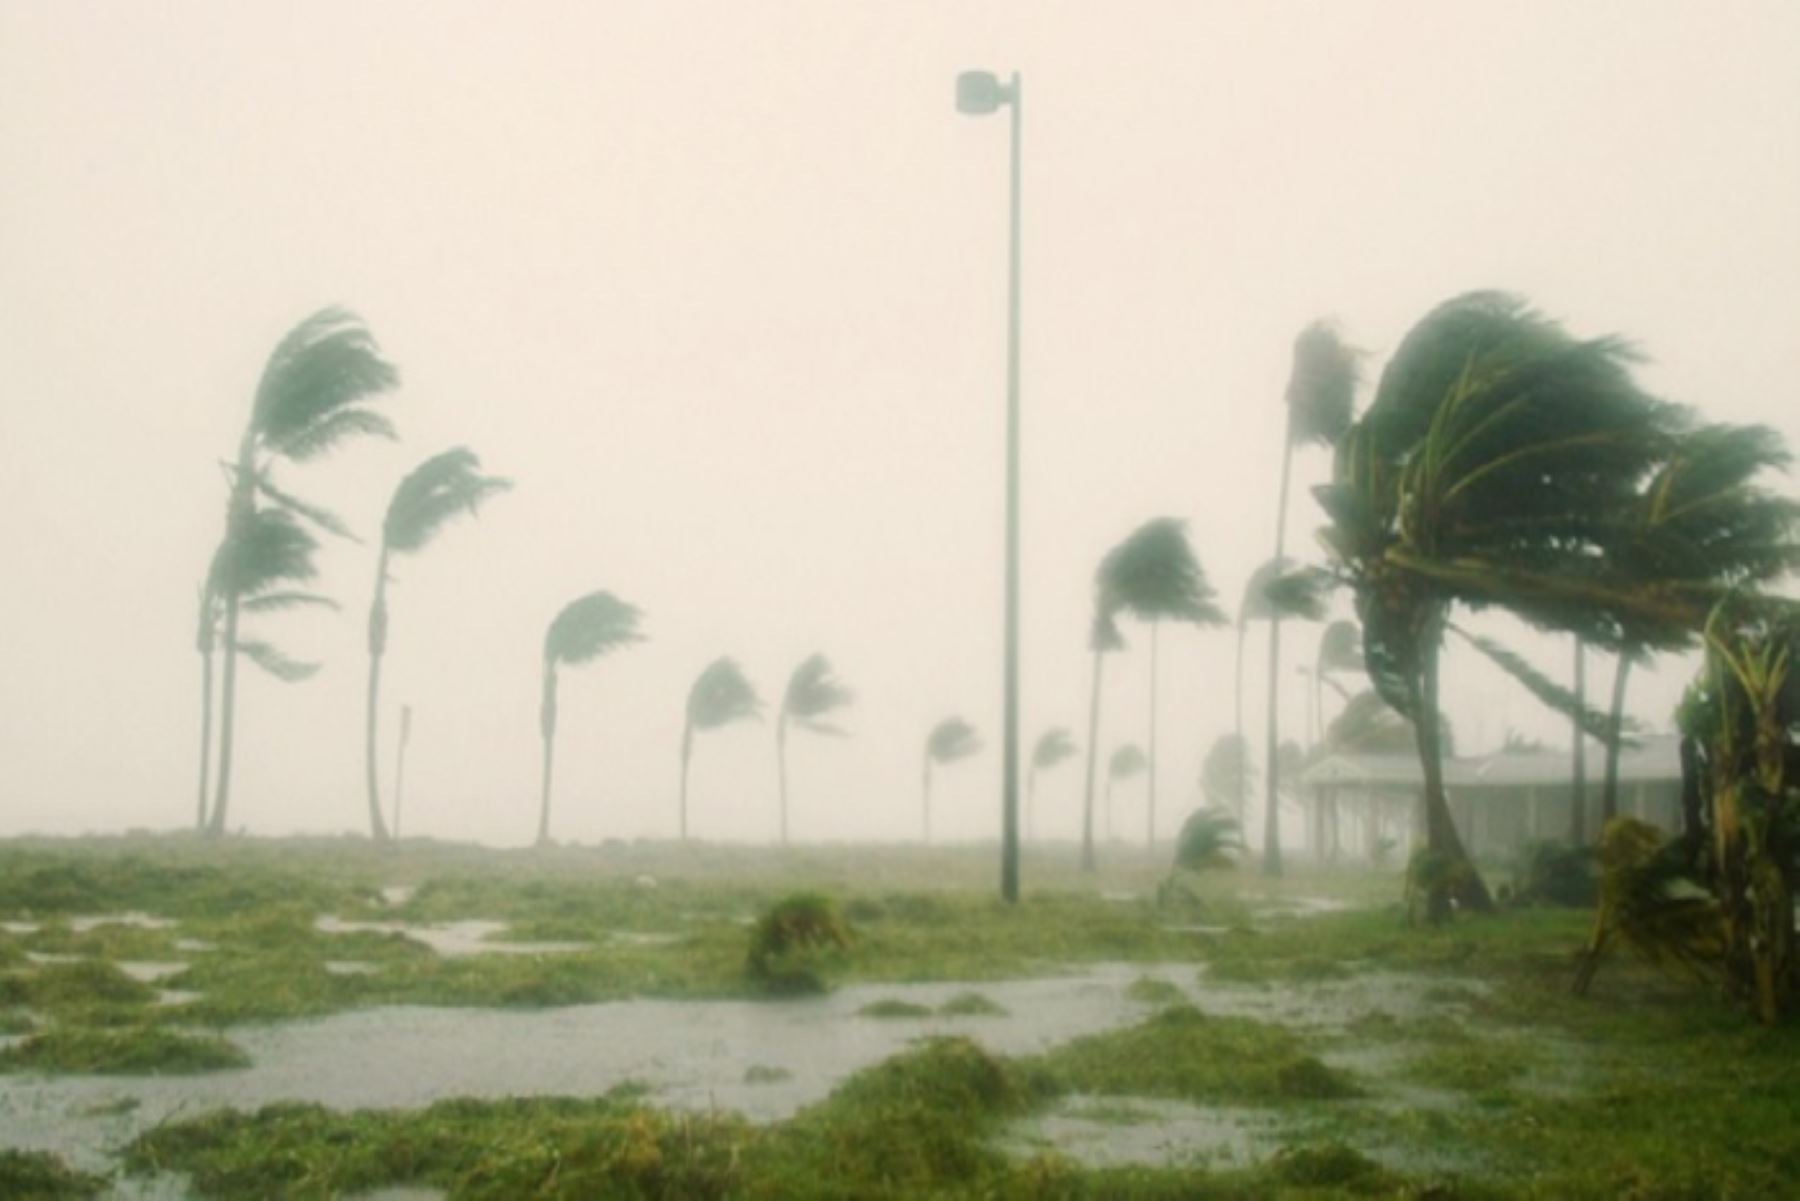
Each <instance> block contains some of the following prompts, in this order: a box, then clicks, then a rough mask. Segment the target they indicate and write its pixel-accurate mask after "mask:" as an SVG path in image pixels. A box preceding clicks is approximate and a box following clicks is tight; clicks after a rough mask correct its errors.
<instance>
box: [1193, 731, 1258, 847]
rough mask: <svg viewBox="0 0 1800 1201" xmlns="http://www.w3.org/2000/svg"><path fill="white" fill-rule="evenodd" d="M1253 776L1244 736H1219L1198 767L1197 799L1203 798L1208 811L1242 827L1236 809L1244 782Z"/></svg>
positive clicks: (1253, 765) (1241, 799)
mask: <svg viewBox="0 0 1800 1201" xmlns="http://www.w3.org/2000/svg"><path fill="white" fill-rule="evenodd" d="M1255 775H1256V765H1255V764H1254V763H1252V762H1250V747H1249V745H1248V744H1247V743H1245V742H1244V738H1243V735H1241V734H1221V735H1219V736H1218V737H1217V738H1215V739H1213V744H1212V746H1211V747H1209V748H1207V752H1206V758H1205V759H1204V760H1202V761H1201V763H1200V795H1201V796H1202V797H1204V798H1206V805H1207V807H1208V808H1209V809H1220V810H1223V811H1224V812H1226V813H1231V814H1233V815H1235V816H1236V817H1237V818H1238V824H1239V825H1240V827H1241V826H1242V824H1243V814H1242V811H1241V810H1240V809H1239V806H1240V805H1242V804H1243V800H1244V790H1245V789H1244V786H1245V781H1247V780H1250V779H1253V778H1254V777H1255Z"/></svg>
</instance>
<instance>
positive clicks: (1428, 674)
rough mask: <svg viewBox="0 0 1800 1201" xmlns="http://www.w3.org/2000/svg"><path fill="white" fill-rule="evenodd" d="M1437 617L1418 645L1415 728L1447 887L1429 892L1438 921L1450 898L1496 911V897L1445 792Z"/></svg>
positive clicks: (1432, 841) (1429, 833)
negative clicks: (1465, 842)
mask: <svg viewBox="0 0 1800 1201" xmlns="http://www.w3.org/2000/svg"><path fill="white" fill-rule="evenodd" d="M1437 625H1438V623H1437V622H1435V621H1434V622H1433V623H1432V626H1433V628H1432V629H1430V630H1429V631H1428V632H1427V633H1425V634H1424V635H1423V636H1422V638H1421V642H1422V645H1421V646H1420V647H1419V649H1418V657H1419V661H1418V678H1417V679H1416V680H1414V682H1413V687H1414V690H1415V692H1414V696H1415V703H1414V705H1413V712H1414V719H1413V734H1414V737H1415V738H1416V740H1417V742H1418V747H1419V765H1420V766H1421V767H1422V768H1423V769H1424V771H1425V839H1426V846H1427V848H1428V849H1429V850H1430V851H1431V852H1432V854H1433V855H1435V856H1436V857H1437V859H1438V862H1439V865H1440V867H1441V870H1442V872H1443V875H1442V877H1441V881H1442V884H1443V886H1442V887H1434V888H1433V889H1432V891H1431V894H1430V895H1429V897H1428V898H1427V905H1428V909H1427V913H1428V915H1429V917H1430V919H1431V920H1432V921H1433V922H1439V921H1443V920H1444V919H1445V918H1447V917H1449V916H1450V903H1451V902H1452V901H1455V902H1456V903H1457V904H1458V905H1460V906H1462V907H1463V908H1465V909H1472V910H1475V911H1478V912H1481V913H1487V912H1491V911H1492V910H1493V908H1494V900H1493V898H1492V897H1491V896H1489V895H1488V890H1487V885H1486V884H1484V883H1482V880H1481V875H1480V874H1479V873H1478V872H1477V871H1476V870H1475V864H1474V863H1473V862H1471V861H1470V859H1469V854H1468V852H1467V851H1466V850H1464V849H1463V844H1462V838H1461V837H1460V836H1459V835H1458V834H1457V832H1456V819H1455V818H1453V817H1452V816H1451V815H1450V800H1449V798H1448V797H1447V796H1446V795H1445V793H1444V759H1443V755H1444V747H1443V740H1442V737H1441V733H1442V731H1441V726H1440V718H1439V715H1438V645H1439V631H1438V629H1437Z"/></svg>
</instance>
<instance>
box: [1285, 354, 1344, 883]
mask: <svg viewBox="0 0 1800 1201" xmlns="http://www.w3.org/2000/svg"><path fill="white" fill-rule="evenodd" d="M1356 381H1357V355H1356V352H1355V351H1354V350H1352V349H1350V347H1348V346H1346V345H1345V344H1344V342H1343V340H1342V339H1341V338H1339V337H1338V334H1337V331H1336V330H1335V329H1333V328H1332V327H1331V326H1330V325H1329V324H1327V323H1325V322H1317V321H1316V322H1314V323H1313V324H1311V325H1309V326H1307V327H1306V328H1305V329H1304V330H1302V331H1300V336H1299V337H1298V338H1297V339H1295V341H1294V365H1293V370H1292V372H1291V373H1290V374H1289V376H1288V384H1287V392H1286V395H1285V400H1286V403H1287V428H1286V431H1285V432H1284V433H1283V435H1282V439H1281V490H1280V492H1279V493H1278V494H1277V499H1276V505H1275V553H1274V554H1273V555H1272V556H1271V561H1272V562H1275V563H1280V562H1281V560H1282V556H1283V553H1284V550H1285V548H1286V546H1287V518H1288V481H1289V478H1290V476H1291V475H1292V472H1293V465H1294V448H1295V447H1296V446H1307V445H1314V444H1317V445H1327V446H1329V445H1332V444H1334V443H1336V442H1337V440H1338V439H1339V438H1341V437H1343V435H1344V431H1345V430H1346V429H1348V428H1349V427H1350V417H1351V414H1352V412H1353V410H1354V407H1355V400H1356ZM1280 692H1281V613H1280V611H1279V610H1277V611H1272V612H1271V613H1270V614H1269V679H1268V709H1267V731H1266V742H1267V748H1266V754H1267V774H1266V777H1265V779H1264V781H1263V788H1264V790H1265V791H1264V798H1263V799H1264V806H1265V818H1264V823H1265V824H1264V829H1263V871H1264V872H1265V873H1266V874H1268V875H1272V876H1279V875H1280V874H1281V823H1280V821H1279V815H1278V810H1277V802H1276V791H1275V790H1276V782H1277V774H1278V773H1277V772H1276V770H1275V757H1276V754H1277V753H1278V748H1279V745H1280V729H1279V719H1278V707H1279V702H1280Z"/></svg>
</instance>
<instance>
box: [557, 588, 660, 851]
mask: <svg viewBox="0 0 1800 1201" xmlns="http://www.w3.org/2000/svg"><path fill="white" fill-rule="evenodd" d="M641 616H642V614H641V613H639V611H638V610H637V608H636V607H635V606H633V605H628V604H626V603H625V602H624V601H622V600H620V599H619V598H618V597H616V596H614V595H613V594H612V593H610V592H590V593H588V594H587V595H586V596H583V597H578V598H577V599H575V600H572V601H570V602H569V603H568V604H567V605H565V606H564V607H563V611H562V612H560V613H558V614H557V615H556V618H555V620H554V621H552V622H551V623H550V628H549V629H548V630H546V631H545V632H544V692H543V699H542V701H541V702H540V704H539V707H538V731H539V733H540V734H542V735H543V739H544V767H543V790H542V792H543V800H542V802H541V806H540V808H539V809H538V836H537V840H538V845H539V846H544V845H546V844H547V843H548V842H549V841H550V781H551V775H552V771H551V769H552V767H553V765H554V762H555V752H556V671H557V668H558V667H560V666H562V665H563V664H567V665H569V666H570V667H579V666H581V665H582V664H583V663H591V662H593V661H594V660H595V659H598V658H599V657H600V656H601V655H604V654H606V653H607V652H608V651H611V650H615V649H617V648H618V647H621V646H626V645H628V644H630V643H633V642H638V641H641V640H642V638H643V635H642V634H640V633H639V632H638V619H639V617H641Z"/></svg>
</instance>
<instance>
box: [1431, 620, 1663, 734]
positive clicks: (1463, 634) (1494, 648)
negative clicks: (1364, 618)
mask: <svg viewBox="0 0 1800 1201" xmlns="http://www.w3.org/2000/svg"><path fill="white" fill-rule="evenodd" d="M1449 628H1450V630H1451V632H1452V633H1454V634H1456V635H1457V637H1459V638H1461V639H1462V640H1463V641H1464V642H1466V643H1468V644H1469V645H1470V646H1472V647H1474V648H1475V649H1476V650H1478V651H1480V652H1481V653H1482V654H1483V655H1484V656H1486V658H1487V659H1488V660H1489V662H1491V663H1493V664H1494V665H1495V666H1496V667H1498V668H1499V669H1500V670H1501V671H1504V672H1505V673H1506V674H1507V675H1509V676H1511V677H1512V678H1513V679H1515V680H1517V681H1518V682H1519V683H1520V684H1522V685H1524V687H1525V690H1526V691H1527V692H1529V693H1531V695H1532V696H1535V697H1536V698H1537V699H1538V700H1539V701H1541V702H1543V703H1544V704H1545V705H1547V706H1548V707H1550V708H1551V709H1554V710H1555V711H1556V712H1558V713H1560V714H1562V715H1563V716H1564V717H1567V718H1569V719H1570V720H1571V721H1577V722H1579V723H1580V724H1581V728H1582V730H1583V731H1584V732H1585V733H1586V734H1587V736H1588V737H1589V738H1593V739H1596V740H1598V741H1600V742H1601V743H1605V744H1607V745H1610V744H1611V743H1612V723H1611V721H1610V719H1609V718H1608V716H1607V714H1606V713H1604V712H1603V711H1601V710H1599V709H1595V708H1593V707H1592V706H1589V705H1584V704H1581V703H1580V702H1579V701H1578V700H1577V699H1576V697H1575V694H1574V693H1573V692H1571V691H1569V690H1568V689H1567V688H1564V687H1563V686H1562V685H1561V684H1558V683H1557V682H1556V681H1555V680H1552V679H1551V678H1550V677H1549V676H1546V675H1545V674H1544V673H1543V672H1541V671H1539V670H1538V669H1537V668H1535V667H1533V666H1532V665H1531V664H1530V663H1528V662H1527V661H1526V660H1525V658H1524V657H1523V656H1521V655H1520V654H1518V653H1517V652H1516V651H1513V650H1510V649H1508V648H1507V647H1504V646H1502V645H1500V644H1499V643H1498V642H1495V641H1494V640H1493V639H1492V638H1485V637H1482V636H1480V635H1476V634H1471V633H1469V631H1467V630H1465V629H1463V628H1462V627H1461V626H1457V625H1452V626H1450V627H1449ZM1624 726H1625V729H1626V730H1627V731H1635V730H1636V729H1637V723H1636V722H1634V721H1632V720H1631V718H1629V717H1626V718H1625V719H1624ZM1619 741H1620V743H1621V744H1622V745H1625V746H1635V745H1637V744H1636V742H1635V741H1634V740H1633V739H1631V738H1629V737H1624V736H1621V737H1620V740H1619Z"/></svg>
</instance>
